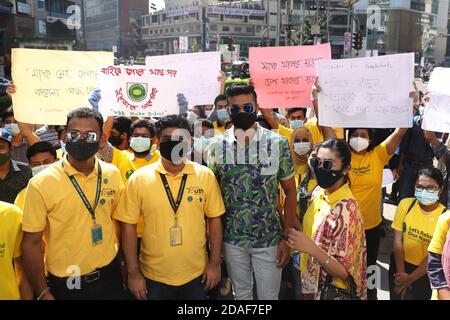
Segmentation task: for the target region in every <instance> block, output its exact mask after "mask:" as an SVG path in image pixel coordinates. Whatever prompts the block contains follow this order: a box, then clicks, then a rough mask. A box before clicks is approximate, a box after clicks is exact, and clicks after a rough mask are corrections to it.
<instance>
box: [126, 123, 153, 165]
mask: <svg viewBox="0 0 450 320" xmlns="http://www.w3.org/2000/svg"><path fill="white" fill-rule="evenodd" d="M154 136H155V130H154V128H153V125H152V124H151V123H150V121H148V120H146V119H139V120H136V121H135V122H133V124H132V125H131V139H130V149H131V152H130V153H129V156H130V158H131V161H132V162H133V166H134V167H135V168H136V170H137V169H139V168H142V167H144V166H147V165H149V164H152V163H155V162H156V161H158V159H159V157H160V154H159V151H158V150H156V148H153V146H155V145H154V144H153V140H154Z"/></svg>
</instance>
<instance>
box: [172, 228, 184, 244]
mask: <svg viewBox="0 0 450 320" xmlns="http://www.w3.org/2000/svg"><path fill="white" fill-rule="evenodd" d="M169 231H170V245H171V246H181V243H182V242H181V228H180V227H172V228H170V230H169Z"/></svg>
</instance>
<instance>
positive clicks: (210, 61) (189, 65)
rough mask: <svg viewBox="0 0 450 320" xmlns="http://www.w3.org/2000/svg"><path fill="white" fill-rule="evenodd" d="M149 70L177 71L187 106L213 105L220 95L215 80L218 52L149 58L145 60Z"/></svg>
mask: <svg viewBox="0 0 450 320" xmlns="http://www.w3.org/2000/svg"><path fill="white" fill-rule="evenodd" d="M145 64H146V65H147V67H150V68H163V69H174V70H177V71H178V73H177V77H179V80H180V82H181V86H182V88H183V90H182V91H183V94H184V95H185V97H186V99H187V100H188V102H189V105H191V106H194V105H202V104H213V103H214V99H215V98H216V96H217V95H218V94H219V93H220V82H219V81H218V80H217V77H218V76H219V71H220V52H199V53H186V54H172V55H166V56H151V57H146V58H145Z"/></svg>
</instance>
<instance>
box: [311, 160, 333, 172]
mask: <svg viewBox="0 0 450 320" xmlns="http://www.w3.org/2000/svg"><path fill="white" fill-rule="evenodd" d="M308 162H309V165H310V166H311V167H312V168H314V169H317V168H319V167H320V166H321V167H322V168H323V169H324V170H325V171H331V168H333V164H334V162H333V160H330V159H325V160H320V159H319V158H316V157H311V158H309V159H308Z"/></svg>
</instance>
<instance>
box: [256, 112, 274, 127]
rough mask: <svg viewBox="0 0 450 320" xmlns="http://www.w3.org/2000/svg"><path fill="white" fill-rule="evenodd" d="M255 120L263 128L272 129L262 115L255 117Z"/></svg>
mask: <svg viewBox="0 0 450 320" xmlns="http://www.w3.org/2000/svg"><path fill="white" fill-rule="evenodd" d="M256 122H258V124H259V125H260V126H262V127H263V128H266V129H267V130H272V127H271V126H270V124H269V123H268V122H267V120H266V119H265V118H264V117H263V116H262V115H259V116H257V117H256Z"/></svg>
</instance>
